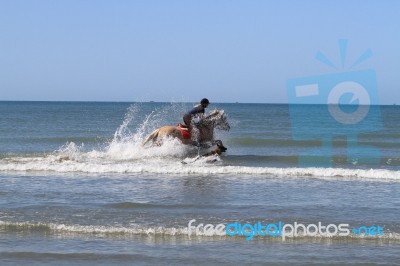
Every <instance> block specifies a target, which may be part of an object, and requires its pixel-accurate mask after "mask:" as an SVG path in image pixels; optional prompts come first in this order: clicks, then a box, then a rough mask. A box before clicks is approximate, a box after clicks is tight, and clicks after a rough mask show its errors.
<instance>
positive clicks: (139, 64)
mask: <svg viewBox="0 0 400 266" xmlns="http://www.w3.org/2000/svg"><path fill="white" fill-rule="evenodd" d="M399 12H400V1H395V0H393V1H378V0H376V1H368V0H366V1H316V0H315V1H294V0H293V1H284V0H283V1H251V0H250V1H218V0H217V1H185V0H181V1H152V0H149V1H122V0H119V1H101V0H95V1H94V0H93V1H92V0H80V1H74V0H68V1H67V0H65V1H61V0H60V1H51V0H49V1H45V0H36V1H33V0H24V1H19V0H0V100H57V101H150V100H154V101H198V100H199V99H201V98H203V97H208V98H209V99H210V100H211V101H212V102H262V103H286V102H288V98H287V93H286V82H287V80H288V79H291V78H296V77H306V76H314V75H321V74H329V73H338V72H341V71H342V72H343V71H348V70H349V69H348V67H349V66H350V65H351V63H353V62H354V61H355V60H356V59H357V58H358V56H359V55H360V54H361V53H362V52H364V51H365V50H366V49H371V51H372V52H373V56H372V57H371V58H370V59H368V60H366V61H365V62H363V63H362V64H360V65H359V66H358V67H356V68H354V69H352V70H361V69H374V70H375V71H376V74H377V80H378V92H379V97H380V102H381V103H382V104H393V103H400V100H399V99H400V97H399V96H400V90H399V89H400V88H399V84H400V75H399V71H400V30H399V25H400V16H399ZM339 39H348V50H347V57H346V62H345V63H346V64H345V66H344V68H341V67H340V68H338V69H332V68H330V67H328V66H326V65H324V64H322V63H321V62H319V61H318V60H316V59H315V55H316V53H317V52H318V51H321V52H322V53H324V54H325V55H326V56H327V57H328V58H329V59H331V60H332V62H334V63H335V64H337V65H340V53H339V49H338V40H339Z"/></svg>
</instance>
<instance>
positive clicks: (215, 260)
mask: <svg viewBox="0 0 400 266" xmlns="http://www.w3.org/2000/svg"><path fill="white" fill-rule="evenodd" d="M192 106H193V104H192V103H178V102H173V103H158V102H138V103H129V102H13V101H2V102H0V265H24V264H29V265H114V264H118V265H254V264H264V265H400V156H399V149H400V126H399V125H400V107H399V106H371V107H370V108H371V109H370V111H374V112H375V114H377V115H376V116H374V120H373V121H367V122H366V123H367V124H368V123H369V125H370V127H368V128H367V127H357V123H355V124H354V123H353V125H352V127H351V130H347V129H346V126H347V125H346V124H343V123H341V122H340V121H336V122H335V121H334V120H332V121H330V122H329V121H328V122H327V121H326V117H325V116H324V115H319V114H323V113H326V112H327V111H326V110H327V108H329V107H328V106H327V105H296V106H289V105H288V104H244V103H211V104H210V106H209V107H208V108H207V112H208V111H211V110H214V109H218V110H224V111H225V114H226V116H227V117H228V121H229V124H230V127H231V129H230V130H229V131H219V130H216V132H215V134H216V135H215V138H216V139H220V140H221V141H222V142H223V144H224V145H225V146H226V147H227V148H228V150H227V151H226V152H225V153H223V154H222V155H221V156H218V155H213V156H210V157H201V156H200V155H202V154H204V153H205V152H207V151H206V150H204V149H200V148H199V147H196V146H185V145H183V144H181V143H180V142H179V141H178V140H176V139H165V140H164V141H163V144H162V145H161V146H158V145H154V146H151V145H147V146H143V145H142V142H143V140H144V139H145V137H146V136H147V135H148V134H150V133H151V132H152V131H153V130H155V129H157V128H158V127H161V126H163V125H176V124H177V123H178V122H182V116H183V114H184V113H185V112H186V111H187V110H189V109H190V108H191V107H192ZM353 111H354V110H353ZM351 112H352V111H351V110H350V111H349V112H348V113H351ZM299 114H304V115H299ZM356 122H357V121H356ZM337 123H339V126H338V124H337ZM303 125H306V126H303ZM341 127H344V129H343V128H341ZM349 127H350V126H349Z"/></svg>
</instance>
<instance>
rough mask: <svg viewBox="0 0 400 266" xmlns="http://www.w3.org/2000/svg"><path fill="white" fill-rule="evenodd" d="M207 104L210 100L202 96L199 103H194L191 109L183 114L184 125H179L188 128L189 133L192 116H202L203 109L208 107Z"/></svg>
mask: <svg viewBox="0 0 400 266" xmlns="http://www.w3.org/2000/svg"><path fill="white" fill-rule="evenodd" d="M209 104H210V101H209V100H208V99H207V98H203V99H202V100H201V101H200V104H198V105H195V106H194V108H193V109H192V110H190V111H189V112H187V113H185V114H184V115H183V122H184V123H185V124H184V125H182V124H179V126H180V127H182V128H187V129H188V130H189V133H191V132H192V120H193V118H195V117H199V118H200V119H201V118H203V116H204V113H205V109H206V108H207V107H208V105H209Z"/></svg>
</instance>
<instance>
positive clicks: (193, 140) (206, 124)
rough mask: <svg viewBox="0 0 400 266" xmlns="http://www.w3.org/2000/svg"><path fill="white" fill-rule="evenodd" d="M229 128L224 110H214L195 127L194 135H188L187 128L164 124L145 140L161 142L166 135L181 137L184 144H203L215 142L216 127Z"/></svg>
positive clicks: (145, 142)
mask: <svg viewBox="0 0 400 266" xmlns="http://www.w3.org/2000/svg"><path fill="white" fill-rule="evenodd" d="M215 128H217V129H221V130H229V129H230V126H229V123H228V121H227V118H226V116H225V114H224V111H223V110H214V111H212V112H210V114H209V115H208V116H206V117H205V118H203V119H202V120H201V122H200V123H199V124H198V125H197V126H195V127H193V129H192V134H191V135H192V136H191V137H188V132H185V130H187V129H183V128H180V127H177V126H163V127H160V128H158V129H156V130H154V131H153V132H152V133H151V134H150V135H149V136H148V137H147V138H146V139H145V141H144V142H143V145H146V144H147V143H148V142H150V141H152V142H153V143H158V144H161V142H162V140H163V139H164V138H166V137H172V138H177V139H179V140H180V141H181V142H182V143H183V144H195V145H199V144H200V145H201V144H205V143H207V142H211V143H212V144H213V145H214V144H215V140H214V129H215Z"/></svg>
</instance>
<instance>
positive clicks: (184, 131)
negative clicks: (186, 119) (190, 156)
mask: <svg viewBox="0 0 400 266" xmlns="http://www.w3.org/2000/svg"><path fill="white" fill-rule="evenodd" d="M177 127H178V129H179V130H180V131H181V134H182V137H183V138H184V139H191V138H192V134H191V133H190V132H189V129H188V128H187V127H185V126H184V125H182V124H181V123H178V126H177Z"/></svg>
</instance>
